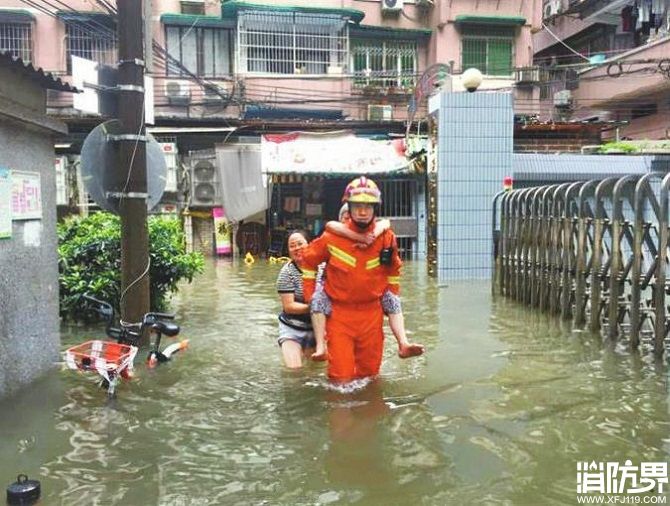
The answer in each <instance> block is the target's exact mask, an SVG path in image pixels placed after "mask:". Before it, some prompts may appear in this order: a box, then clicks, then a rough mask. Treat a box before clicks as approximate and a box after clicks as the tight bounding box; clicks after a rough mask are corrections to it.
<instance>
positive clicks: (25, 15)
mask: <svg viewBox="0 0 670 506" xmlns="http://www.w3.org/2000/svg"><path fill="white" fill-rule="evenodd" d="M33 21H35V16H34V15H33V13H32V12H30V11H27V10H25V9H0V23H32V22H33Z"/></svg>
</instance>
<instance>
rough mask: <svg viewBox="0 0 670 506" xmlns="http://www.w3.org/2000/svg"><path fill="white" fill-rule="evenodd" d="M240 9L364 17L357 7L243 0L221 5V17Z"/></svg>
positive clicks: (232, 14) (358, 19) (234, 14)
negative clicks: (279, 3) (271, 3)
mask: <svg viewBox="0 0 670 506" xmlns="http://www.w3.org/2000/svg"><path fill="white" fill-rule="evenodd" d="M240 10H250V11H271V12H300V13H304V14H331V15H337V16H342V17H345V18H349V19H351V20H352V21H353V22H354V23H360V22H361V20H362V19H363V18H364V17H365V13H364V12H363V11H359V10H357V9H344V8H342V9H338V8H334V7H307V6H303V5H299V6H298V5H264V4H257V3H253V2H247V1H245V0H228V1H227V2H224V3H223V4H222V5H221V17H224V18H228V17H235V16H237V13H238V11H240Z"/></svg>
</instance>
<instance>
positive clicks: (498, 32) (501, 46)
mask: <svg viewBox="0 0 670 506" xmlns="http://www.w3.org/2000/svg"><path fill="white" fill-rule="evenodd" d="M461 49H462V52H461V66H462V70H466V69H468V68H471V67H474V68H477V69H479V70H480V71H481V72H482V73H483V74H485V75H490V76H511V75H512V73H513V69H514V28H507V27H501V28H496V27H486V28H484V27H468V28H463V36H462V48H461Z"/></svg>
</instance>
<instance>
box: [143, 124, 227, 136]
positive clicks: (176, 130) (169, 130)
mask: <svg viewBox="0 0 670 506" xmlns="http://www.w3.org/2000/svg"><path fill="white" fill-rule="evenodd" d="M235 130H237V128H236V127H171V126H158V127H147V132H149V133H150V134H155V135H166V134H206V133H222V132H234V131H235Z"/></svg>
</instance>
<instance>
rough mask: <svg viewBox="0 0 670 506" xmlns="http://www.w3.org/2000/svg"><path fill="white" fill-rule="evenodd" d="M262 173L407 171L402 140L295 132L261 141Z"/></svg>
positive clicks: (380, 172) (378, 172) (375, 172)
mask: <svg viewBox="0 0 670 506" xmlns="http://www.w3.org/2000/svg"><path fill="white" fill-rule="evenodd" d="M261 153H262V165H263V172H265V173H270V174H281V173H298V174H333V175H334V174H343V175H352V174H353V175H357V174H382V173H389V172H395V171H398V170H402V169H406V168H407V167H408V165H409V163H410V162H409V160H408V159H407V158H406V157H405V141H404V139H394V140H383V141H378V140H371V139H366V138H364V137H356V136H355V135H354V134H353V133H351V132H338V133H333V134H323V133H306V132H294V133H289V134H279V135H264V136H263V137H262V138H261Z"/></svg>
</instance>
